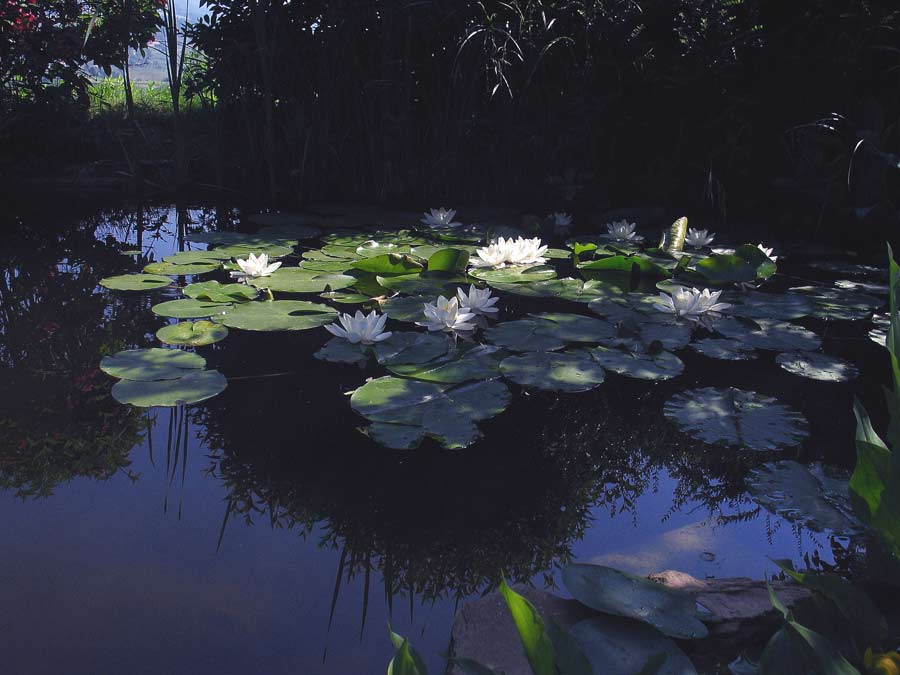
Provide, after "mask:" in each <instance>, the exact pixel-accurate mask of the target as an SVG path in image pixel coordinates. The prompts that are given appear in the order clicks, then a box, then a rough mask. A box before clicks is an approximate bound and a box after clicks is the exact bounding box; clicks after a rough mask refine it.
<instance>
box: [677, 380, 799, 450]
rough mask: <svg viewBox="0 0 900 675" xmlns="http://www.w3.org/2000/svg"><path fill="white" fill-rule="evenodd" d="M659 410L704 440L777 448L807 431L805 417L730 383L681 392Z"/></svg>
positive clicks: (784, 445)
mask: <svg viewBox="0 0 900 675" xmlns="http://www.w3.org/2000/svg"><path fill="white" fill-rule="evenodd" d="M663 412H664V414H665V416H666V417H668V418H669V419H671V420H672V421H674V422H675V423H676V424H677V425H678V427H679V428H680V429H681V430H682V431H684V432H685V433H687V434H690V435H691V436H693V437H694V438H696V439H698V440H700V441H703V442H704V443H723V444H725V445H732V446H739V447H743V448H747V449H749V450H777V449H779V448H783V447H789V446H793V445H797V444H798V443H800V442H801V441H802V440H803V439H804V438H806V437H807V436H808V435H809V424H808V422H807V421H806V418H805V417H804V416H803V415H802V414H801V413H799V412H797V411H796V410H794V409H793V408H791V407H790V406H787V405H785V404H783V403H779V402H778V401H777V400H775V399H774V398H771V397H769V396H763V395H762V394H757V393H755V392H752V391H743V390H741V389H735V388H733V387H731V388H728V389H717V388H716V387H705V388H703V389H691V390H688V391H684V392H681V393H680V394H676V395H675V396H673V397H672V398H670V399H669V400H668V401H667V402H666V405H665V407H664V410H663Z"/></svg>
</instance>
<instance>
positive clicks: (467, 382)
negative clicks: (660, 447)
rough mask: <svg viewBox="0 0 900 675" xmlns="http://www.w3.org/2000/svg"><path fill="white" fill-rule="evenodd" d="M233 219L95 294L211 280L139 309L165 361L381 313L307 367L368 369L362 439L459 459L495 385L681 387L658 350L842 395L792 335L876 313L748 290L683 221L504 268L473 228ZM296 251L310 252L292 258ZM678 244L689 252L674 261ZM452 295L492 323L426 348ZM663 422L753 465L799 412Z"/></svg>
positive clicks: (752, 404) (684, 412) (495, 400)
mask: <svg viewBox="0 0 900 675" xmlns="http://www.w3.org/2000/svg"><path fill="white" fill-rule="evenodd" d="M251 220H252V221H254V222H255V223H257V224H258V225H262V226H263V227H262V229H260V230H259V231H258V232H256V233H253V234H246V233H238V232H206V233H200V234H195V235H190V236H189V239H190V240H191V241H194V242H197V243H202V244H206V245H207V246H208V248H207V249H205V250H196V251H184V252H180V253H176V254H173V255H171V256H167V257H165V258H164V259H163V260H162V261H160V262H159V263H153V264H152V267H151V269H146V268H145V269H144V270H143V271H142V272H141V273H138V274H133V275H121V276H117V277H110V278H108V279H104V280H103V281H102V282H101V284H102V285H103V286H105V287H107V288H109V289H113V290H127V291H134V290H154V289H157V288H167V289H168V288H170V287H172V285H173V284H174V282H175V281H176V280H178V279H181V278H182V277H185V276H193V275H196V274H205V273H206V272H213V271H218V273H219V274H220V275H221V276H222V280H219V279H215V280H206V281H200V282H195V283H189V284H187V285H185V286H183V287H179V291H180V294H181V295H182V297H174V298H173V297H172V296H171V295H169V297H168V298H166V299H165V300H163V301H162V302H160V303H158V304H156V305H155V306H154V307H153V312H154V313H155V314H157V315H158V316H160V317H165V318H170V319H179V320H181V322H179V323H173V324H170V325H167V326H164V327H162V328H160V330H159V331H158V333H157V335H158V337H159V339H160V340H161V341H162V342H165V343H166V344H169V345H174V346H181V347H199V346H203V345H208V344H212V343H214V342H217V341H219V340H222V339H224V338H225V337H226V336H227V335H228V331H229V329H237V330H248V331H296V330H309V329H314V328H318V327H322V326H326V325H329V324H332V323H333V322H334V321H335V320H336V319H337V318H338V316H339V311H347V309H346V308H347V307H349V308H350V311H351V312H353V311H356V309H357V308H359V309H360V310H361V311H362V310H365V312H371V311H373V310H374V311H376V312H383V313H384V314H386V315H387V317H388V318H389V319H390V321H392V322H393V323H392V325H391V326H390V329H389V330H390V333H391V334H390V336H389V337H388V336H387V334H385V335H384V336H382V337H384V338H386V339H383V340H382V341H377V342H375V341H372V340H356V341H353V342H351V341H348V340H347V339H344V338H343V337H334V338H332V339H330V340H329V341H327V342H326V343H325V344H324V346H323V347H322V348H321V349H319V351H318V352H316V354H315V356H316V357H317V358H319V359H321V360H324V361H329V362H334V363H344V364H352V365H354V366H357V367H359V368H366V369H376V368H377V369H378V370H379V371H380V372H379V373H377V374H376V373H373V375H375V377H374V379H370V380H369V381H367V382H366V383H365V384H363V385H362V386H360V387H359V388H358V389H357V390H355V391H354V392H352V395H351V397H350V405H351V407H352V408H353V409H354V410H355V411H356V412H357V413H358V414H359V415H360V416H361V417H362V418H365V419H366V420H367V421H368V422H369V426H367V427H365V428H364V431H365V433H367V434H368V435H369V436H370V437H371V438H373V439H374V440H375V441H377V442H378V443H380V444H382V445H385V446H387V447H391V448H398V449H401V448H402V449H406V448H413V447H416V446H417V445H418V444H419V443H420V442H421V441H422V440H423V439H425V438H431V439H434V440H436V441H437V442H438V443H439V444H441V445H443V446H445V447H448V448H458V447H465V446H467V445H469V444H471V443H472V442H474V441H475V440H477V438H479V436H480V434H481V430H480V429H479V426H478V425H479V423H481V422H482V421H484V420H487V419H489V418H491V417H493V416H495V415H497V414H499V413H501V412H502V411H503V410H505V409H506V408H507V407H508V406H509V404H510V402H511V400H512V391H511V389H510V387H509V384H513V385H515V386H517V387H524V388H527V389H533V390H542V391H550V392H562V393H576V392H583V391H587V390H590V389H594V388H596V387H599V386H602V385H603V383H604V382H605V381H606V380H607V379H608V378H609V373H613V374H615V375H618V376H625V377H629V378H634V379H642V380H648V381H653V380H667V379H671V378H675V377H677V376H679V375H680V374H682V373H683V372H684V369H685V364H684V361H683V360H682V358H680V357H679V355H678V354H676V352H682V351H683V350H686V349H687V348H690V349H691V350H693V351H694V352H695V353H696V354H699V355H702V356H703V357H707V358H713V359H720V360H730V361H742V360H750V359H755V358H757V357H758V356H759V354H760V353H761V352H774V353H775V355H776V362H777V363H778V365H779V366H781V368H783V369H784V371H785V372H787V373H791V374H794V375H799V376H803V377H807V378H812V379H819V380H824V381H845V380H847V379H850V378H852V377H854V376H856V374H857V370H856V368H855V367H854V366H853V365H852V364H850V363H848V362H846V361H843V360H841V359H838V358H836V357H833V356H831V355H826V354H823V353H822V352H821V347H822V341H821V338H820V337H819V336H818V335H817V334H816V333H815V332H814V331H813V330H811V329H810V328H808V327H804V326H801V325H799V324H798V323H796V321H797V320H803V319H806V318H808V317H812V318H814V319H820V320H859V319H862V318H867V317H869V316H870V315H871V314H872V312H873V310H876V309H878V308H879V307H880V306H881V305H882V304H883V301H882V300H881V298H880V296H879V295H877V294H876V293H874V291H872V290H871V288H870V287H864V286H860V285H859V284H862V283H865V281H864V280H862V281H854V282H853V283H852V284H849V283H844V284H835V285H833V286H827V285H822V286H816V287H797V288H793V289H791V290H790V291H788V292H785V293H776V292H768V291H767V290H761V287H762V285H763V282H765V281H766V280H767V279H769V278H771V277H772V275H773V274H774V273H775V272H776V269H777V263H776V256H774V255H772V251H771V249H766V248H765V247H762V246H756V245H750V244H746V245H743V246H738V247H734V248H717V249H710V248H709V247H708V246H706V245H705V243H704V242H706V243H708V239H710V237H707V236H706V233H705V232H704V233H703V236H702V237H700V236H698V235H696V233H692V234H691V236H690V237H687V239H686V237H685V230H686V220H684V222H682V221H681V220H679V221H677V222H676V223H675V224H673V226H672V227H671V228H669V229H668V230H667V231H666V235H665V236H664V238H663V242H662V243H661V244H660V246H653V245H652V244H650V243H644V239H643V238H641V237H639V236H637V235H635V233H634V228H633V227H632V226H631V225H629V224H627V223H624V224H622V223H619V224H615V228H612V227H611V228H610V233H609V234H604V235H598V236H596V237H582V238H579V239H578V240H577V241H576V240H570V241H568V242H566V248H547V247H546V246H541V245H540V242H539V241H537V240H535V239H527V238H523V239H521V240H517V242H518V243H517V244H516V245H517V246H520V248H521V250H518V251H514V250H513V249H510V250H511V251H513V253H512V254H510V255H511V256H512V257H506V258H504V257H503V254H502V251H496V250H489V249H492V248H493V247H490V246H486V244H487V240H488V238H490V237H493V236H498V234H499V232H498V231H497V230H489V229H488V228H486V227H480V226H457V227H450V226H445V225H441V224H438V225H436V226H434V227H422V228H421V229H418V228H416V229H399V230H397V229H394V230H379V229H373V228H363V229H339V230H333V231H331V232H328V233H325V234H323V233H322V232H321V231H319V229H317V228H316V227H315V226H314V225H315V218H311V217H307V216H303V215H295V214H278V213H269V214H259V215H257V216H253V217H251ZM452 225H459V224H458V223H452ZM519 234H521V233H519ZM506 235H511V236H513V237H514V236H516V233H515V232H511V231H508V230H507V231H505V232H504V236H506ZM622 238H624V239H622ZM310 239H316V240H317V243H318V244H319V245H318V247H316V248H311V247H308V246H305V245H301V244H302V243H305V241H307V240H310ZM620 239H621V240H620ZM685 241H688V242H691V245H692V246H695V248H691V249H690V250H688V249H684V248H683V247H684V244H685ZM507 243H508V244H510V243H512V239H510V240H509V241H508V242H507ZM251 254H253V255H254V256H257V255H260V256H261V255H262V254H265V255H266V256H267V260H274V259H278V262H279V263H280V266H278V267H277V269H274V270H266V271H264V272H261V274H260V275H257V276H254V275H253V274H249V275H244V276H243V277H242V279H241V282H242V283H234V282H231V283H229V282H228V281H227V278H226V277H227V275H226V271H234V272H237V273H239V274H244V273H245V272H246V267H245V263H242V264H241V265H242V266H241V267H240V269H239V266H238V265H237V263H236V261H237V260H238V259H241V260H243V259H244V258H246V257H249V256H250V255H251ZM516 256H519V257H518V258H517V257H516ZM518 260H524V261H525V262H523V263H521V264H520V263H519V262H518ZM271 267H276V266H274V265H273V266H271ZM654 284H655V286H656V289H657V290H659V291H662V292H663V293H664V294H667V295H668V296H671V295H673V294H676V293H679V292H682V291H683V290H684V289H688V290H689V289H690V288H693V287H700V288H713V289H715V288H717V287H718V288H719V289H720V290H723V294H722V295H721V297H720V298H719V297H718V296H716V297H717V298H718V300H709V301H708V303H707V304H710V305H711V303H714V302H718V303H720V304H721V306H722V307H727V308H728V309H727V310H726V311H710V312H703V311H696V312H693V313H691V314H690V315H687V314H685V315H682V314H680V313H679V312H678V311H675V312H672V311H660V306H659V305H660V298H659V296H658V294H657V293H650V292H646V290H647V289H648V285H649V290H653V286H654ZM470 286H475V287H478V288H487V289H490V291H491V292H492V293H494V294H495V295H499V297H500V302H499V304H498V305H497V307H499V308H501V311H500V312H497V313H494V311H493V309H492V310H491V312H490V313H489V312H484V313H482V314H480V315H477V316H475V317H473V318H471V319H469V320H468V323H467V324H466V325H467V326H469V325H470V326H472V327H474V330H468V329H467V330H466V331H464V332H459V331H455V330H454V329H453V328H452V327H449V328H448V330H447V331H445V332H441V331H439V330H437V329H438V328H440V326H435V325H433V323H432V324H431V325H429V324H428V322H426V321H425V317H424V315H423V308H424V306H425V305H426V303H435V302H436V300H437V298H438V297H439V296H443V297H444V298H445V299H453V298H456V297H457V295H458V294H461V295H460V297H463V298H464V297H465V293H467V292H468V289H469V288H470ZM636 289H644V291H638V290H636ZM166 292H167V293H170V292H171V291H168V290H167V291H166ZM276 296H277V299H276ZM687 297H688V299H690V297H691V296H690V294H688V296H687ZM516 298H525V299H528V298H531V299H537V300H541V301H544V302H545V303H546V302H552V303H555V304H554V305H552V306H551V309H552V311H542V312H536V313H532V314H524V315H522V314H520V315H514V314H513V313H512V312H511V311H510V309H511V308H510V305H514V304H515V303H514V302H513V301H514V300H515V299H516ZM671 304H672V303H670V305H671ZM461 306H465V305H464V304H463V305H461ZM718 306H719V305H717V306H716V308H714V309H717V308H718ZM460 311H461V310H460ZM359 317H360V318H357V319H355V320H356V321H358V322H360V325H362V323H364V321H363V318H361V317H363V314H360V315H359ZM345 320H346V319H345ZM419 324H421V325H422V326H427V327H428V328H429V330H434V332H428V331H426V330H424V329H423V328H422V327H420V325H419ZM807 325H809V324H807ZM879 330H880V329H879V327H878V325H877V324H876V328H875V329H873V340H877V339H878V338H879V337H881V334H880V333H879ZM323 332H324V331H323ZM335 334H336V335H342V333H341V331H335ZM379 340H381V338H379ZM369 342H373V343H372V344H367V343H369ZM165 351H173V350H165ZM175 353H178V352H177V351H176V352H175ZM116 386H119V385H116ZM665 414H666V416H668V417H670V418H671V419H672V420H673V421H674V422H675V423H676V424H677V425H679V426H680V427H681V428H682V429H683V430H684V431H685V432H687V433H688V434H691V435H693V436H694V437H695V438H697V439H698V440H701V441H703V442H707V443H725V444H728V445H738V446H742V447H746V448H749V449H756V450H763V449H776V448H781V447H785V446H790V445H795V444H797V443H798V442H800V441H801V440H802V439H803V438H804V437H805V435H806V434H807V424H806V421H805V419H803V417H802V415H801V414H800V413H799V412H797V411H795V410H793V409H791V408H789V407H788V406H785V405H783V404H781V403H779V402H778V401H776V400H774V399H771V398H769V397H764V396H761V395H759V394H756V393H754V392H749V391H743V390H740V389H734V388H728V389H715V388H700V389H695V390H692V391H689V392H682V393H681V394H678V395H677V396H675V397H674V398H672V399H671V400H670V401H669V402H668V404H667V405H666V410H665Z"/></svg>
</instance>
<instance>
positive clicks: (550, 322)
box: [529, 312, 616, 342]
mask: <svg viewBox="0 0 900 675" xmlns="http://www.w3.org/2000/svg"><path fill="white" fill-rule="evenodd" d="M529 316H531V317H533V318H534V319H538V320H540V321H546V322H547V323H546V324H545V325H543V326H540V327H538V329H537V330H538V332H539V333H541V335H550V336H553V337H557V338H559V339H560V340H564V341H566V342H603V341H604V340H608V339H610V338H612V337H614V336H615V334H616V327H615V326H613V325H612V324H611V323H609V322H607V321H603V320H602V319H595V318H594V317H590V316H581V315H580V314H568V313H565V312H542V313H541V314H530V315H529Z"/></svg>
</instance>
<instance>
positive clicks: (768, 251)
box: [756, 244, 778, 262]
mask: <svg viewBox="0 0 900 675" xmlns="http://www.w3.org/2000/svg"><path fill="white" fill-rule="evenodd" d="M756 248H758V249H759V250H760V251H762V252H763V253H765V254H766V257H767V258H768V259H769V260H771V261H772V262H775V261H776V260H778V256H777V255H772V254H773V253H774V252H775V249H774V248H766V247H765V246H763V245H762V244H757V245H756Z"/></svg>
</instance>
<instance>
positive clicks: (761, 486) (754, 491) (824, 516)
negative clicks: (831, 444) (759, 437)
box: [747, 460, 860, 535]
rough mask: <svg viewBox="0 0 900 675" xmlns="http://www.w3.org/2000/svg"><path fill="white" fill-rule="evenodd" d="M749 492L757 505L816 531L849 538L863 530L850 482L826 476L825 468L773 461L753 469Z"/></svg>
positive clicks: (748, 487) (748, 480) (791, 461)
mask: <svg viewBox="0 0 900 675" xmlns="http://www.w3.org/2000/svg"><path fill="white" fill-rule="evenodd" d="M747 490H748V492H749V493H750V496H751V497H752V498H753V501H755V502H756V503H757V504H760V505H761V506H763V507H765V508H766V509H768V510H769V511H771V512H772V513H775V514H777V515H779V516H782V517H783V518H785V519H787V520H789V521H791V522H796V523H799V524H801V525H803V526H804V527H806V528H808V529H810V530H813V531H815V532H822V531H826V530H830V531H832V532H834V533H835V534H839V535H848V534H852V533H854V532H857V531H859V529H860V523H859V521H858V520H857V519H856V518H855V517H854V516H853V509H852V506H851V503H850V493H849V483H848V482H847V481H841V480H838V479H834V478H830V477H828V476H826V475H825V473H824V469H823V468H822V467H821V465H812V466H811V467H809V468H807V467H806V466H804V465H803V464H800V463H799V462H795V461H793V460H784V461H780V462H770V463H768V464H764V465H763V466H761V467H758V468H755V469H752V470H751V471H750V473H749V474H748V476H747Z"/></svg>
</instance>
